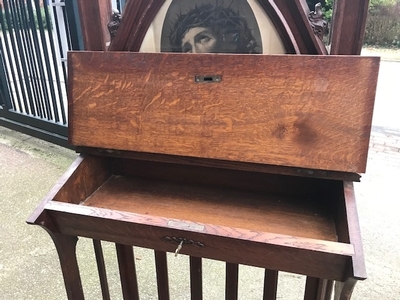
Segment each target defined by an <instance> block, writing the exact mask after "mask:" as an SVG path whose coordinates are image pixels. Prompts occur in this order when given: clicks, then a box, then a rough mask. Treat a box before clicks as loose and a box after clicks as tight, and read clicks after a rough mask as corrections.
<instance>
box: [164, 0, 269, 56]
mask: <svg viewBox="0 0 400 300" xmlns="http://www.w3.org/2000/svg"><path fill="white" fill-rule="evenodd" d="M161 51H162V52H184V53H246V54H251V53H262V52H263V51H262V41H261V36H260V30H259V27H258V24H257V20H256V18H255V16H254V13H253V11H252V9H251V7H250V5H249V4H248V3H247V1H243V0H228V1H222V0H220V1H215V0H214V1H206V0H199V1H187V0H186V1H185V0H174V1H172V3H171V5H170V6H169V9H168V11H167V14H166V16H165V19H164V24H163V28H162V34H161Z"/></svg>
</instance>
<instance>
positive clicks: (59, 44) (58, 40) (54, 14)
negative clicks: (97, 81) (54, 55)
mask: <svg viewBox="0 0 400 300" xmlns="http://www.w3.org/2000/svg"><path fill="white" fill-rule="evenodd" d="M58 9H61V11H62V9H63V7H62V6H61V5H60V6H58V7H57V6H53V7H52V10H53V16H55V19H57V21H56V22H55V24H54V26H55V32H56V33H57V34H56V38H57V45H58V51H59V53H60V57H61V58H62V57H63V52H64V51H63V48H62V40H61V37H60V34H59V33H60V32H61V28H60V22H59V18H60V16H59V14H58ZM61 16H63V14H62V15H61ZM61 68H62V71H63V75H64V78H67V72H66V70H65V67H64V64H63V63H62V64H61Z"/></svg>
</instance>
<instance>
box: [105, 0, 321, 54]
mask: <svg viewBox="0 0 400 300" xmlns="http://www.w3.org/2000/svg"><path fill="white" fill-rule="evenodd" d="M215 1H216V0H215ZM243 1H245V0H243ZM292 1H294V2H295V3H296V5H295V6H293V7H290V8H291V9H290V10H289V6H288V5H287V4H285V3H286V2H284V1H272V0H254V1H253V2H254V3H255V4H256V5H257V6H259V9H260V10H262V11H263V12H264V13H265V14H266V15H267V16H268V18H269V20H270V21H271V23H272V24H273V26H274V27H275V29H276V32H277V34H278V35H279V37H280V39H281V43H282V45H283V47H284V50H285V51H284V52H285V53H288V54H325V53H326V49H325V46H324V45H323V43H322V41H321V43H319V42H318V41H317V39H318V38H317V37H316V36H315V34H314V32H313V30H312V28H311V27H310V26H309V23H307V22H308V21H307V22H306V20H308V16H307V15H306V13H307V12H306V11H305V10H304V7H303V5H302V4H299V3H298V2H297V1H296V0H292ZM246 2H247V1H246ZM301 2H304V3H305V1H304V0H301ZM165 3H166V0H150V1H144V0H131V1H129V2H128V3H127V5H126V7H125V11H124V14H123V17H122V21H121V25H120V28H119V30H118V32H117V34H116V36H115V38H114V40H113V41H112V43H111V45H110V47H109V50H119V51H133V52H138V51H140V49H141V47H142V44H143V41H144V40H145V37H146V34H147V33H148V30H149V28H150V26H151V24H152V23H153V21H154V20H155V19H156V17H157V15H158V14H159V12H160V10H161V9H164V10H165V6H164V5H165ZM252 8H253V7H252ZM281 9H282V11H281ZM285 9H286V10H285ZM253 12H254V9H253ZM128 16H129V17H128ZM307 26H308V27H310V28H308V27H307ZM299 31H301V34H300V35H298V34H296V37H295V34H294V33H298V32H299Z"/></svg>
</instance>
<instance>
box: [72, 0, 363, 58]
mask: <svg viewBox="0 0 400 300" xmlns="http://www.w3.org/2000/svg"><path fill="white" fill-rule="evenodd" d="M257 1H258V3H259V4H260V5H261V7H262V8H263V9H264V11H266V12H267V15H268V16H269V17H270V18H271V20H272V21H273V23H274V25H275V27H276V28H277V30H278V32H279V34H280V35H281V37H282V40H283V41H284V45H285V48H286V49H287V52H288V53H298V54H328V53H327V50H326V48H325V46H324V44H323V43H322V41H321V40H320V39H319V38H318V37H317V36H316V34H315V33H314V32H313V24H312V23H311V21H310V18H309V17H310V11H309V9H308V6H307V3H306V0H257ZM164 2H165V0H130V1H129V2H128V3H127V4H126V8H125V14H129V15H130V18H125V19H124V20H123V21H122V22H121V26H120V28H119V30H118V32H117V36H116V37H115V39H114V40H113V42H112V44H111V45H110V47H109V48H108V49H109V50H114V51H115V50H117V51H118V50H119V51H138V50H139V48H140V45H141V43H142V41H143V39H144V36H145V34H146V32H147V29H148V28H149V26H150V24H151V22H152V20H153V19H154V17H155V16H156V14H157V12H158V11H159V9H160V8H161V6H162V5H163V4H164ZM368 3H369V0H352V1H347V0H335V7H334V10H333V16H332V27H331V50H330V53H329V54H335V55H338V54H339V55H341V54H342V55H343V54H346V55H359V54H360V53H361V47H362V42H363V36H364V31H365V23H366V18H367V13H368ZM78 4H79V6H78V8H79V10H80V15H81V22H83V23H84V24H83V25H88V26H82V31H83V32H82V35H83V37H84V42H85V50H105V48H106V47H105V43H104V41H109V34H108V33H107V32H105V30H101V32H100V34H99V28H105V27H106V24H105V21H104V17H99V16H97V17H96V16H93V12H94V14H95V15H96V14H99V15H100V16H104V13H106V14H108V13H109V12H110V11H111V4H110V2H109V1H100V0H78ZM88 11H89V12H92V13H91V14H90V15H91V16H92V17H91V19H90V20H89V18H86V16H87V15H88V13H87V12H88ZM93 18H95V19H93Z"/></svg>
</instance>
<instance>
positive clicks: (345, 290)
mask: <svg viewBox="0 0 400 300" xmlns="http://www.w3.org/2000/svg"><path fill="white" fill-rule="evenodd" d="M356 283H357V279H355V278H349V279H347V280H346V281H345V282H339V281H336V282H335V297H334V300H349V299H350V298H351V295H352V294H353V290H354V287H355V285H356Z"/></svg>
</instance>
